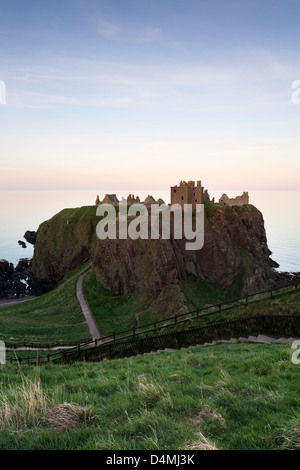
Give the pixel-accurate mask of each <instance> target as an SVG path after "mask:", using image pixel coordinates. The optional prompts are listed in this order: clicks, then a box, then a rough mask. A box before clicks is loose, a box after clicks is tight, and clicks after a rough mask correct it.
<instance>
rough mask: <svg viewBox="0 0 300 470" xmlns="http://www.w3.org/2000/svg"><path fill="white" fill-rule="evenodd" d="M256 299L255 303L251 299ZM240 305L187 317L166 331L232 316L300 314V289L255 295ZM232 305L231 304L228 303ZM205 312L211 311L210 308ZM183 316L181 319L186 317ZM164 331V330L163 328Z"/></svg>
mask: <svg viewBox="0 0 300 470" xmlns="http://www.w3.org/2000/svg"><path fill="white" fill-rule="evenodd" d="M252 300H254V302H253V303H251V301H252ZM239 303H240V306H239V305H238V303H237V307H235V308H232V309H230V308H229V309H228V310H226V311H223V312H221V313H218V312H217V313H214V314H213V315H211V316H210V315H208V316H205V317H202V318H201V316H199V318H196V317H194V318H191V317H189V318H187V320H186V321H184V322H182V323H181V324H180V323H179V324H177V325H174V327H169V328H168V329H167V330H166V331H171V330H172V329H176V330H178V329H184V328H192V327H196V326H200V325H205V324H207V323H211V322H214V321H222V320H227V319H231V318H236V317H239V316H242V315H243V316H254V315H300V289H298V290H295V292H290V293H284V289H282V294H281V295H278V296H274V297H270V294H265V295H264V296H262V297H261V298H259V296H257V298H256V296H254V297H253V298H252V299H249V303H248V305H246V304H245V300H243V301H241V302H239ZM228 307H230V304H228ZM203 313H209V309H208V310H207V311H205V312H202V314H203ZM184 318H185V317H182V318H181V319H184ZM162 332H163V330H162Z"/></svg>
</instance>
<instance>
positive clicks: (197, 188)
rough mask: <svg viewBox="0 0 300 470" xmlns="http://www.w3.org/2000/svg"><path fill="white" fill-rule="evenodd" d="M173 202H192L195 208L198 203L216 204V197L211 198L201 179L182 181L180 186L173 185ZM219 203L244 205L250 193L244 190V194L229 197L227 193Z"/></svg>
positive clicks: (181, 203) (182, 204)
mask: <svg viewBox="0 0 300 470" xmlns="http://www.w3.org/2000/svg"><path fill="white" fill-rule="evenodd" d="M171 204H180V206H181V207H183V206H184V204H192V208H193V210H195V209H196V205H197V204H215V198H212V199H210V196H209V194H208V191H207V189H204V187H203V186H202V185H201V181H197V184H196V185H195V181H188V182H186V181H180V184H179V186H177V185H176V186H172V187H171ZM219 204H223V205H226V206H243V205H244V204H249V194H248V193H247V192H243V194H242V196H237V197H235V198H231V199H230V198H229V197H228V196H227V195H226V194H223V196H222V197H221V198H220V199H219Z"/></svg>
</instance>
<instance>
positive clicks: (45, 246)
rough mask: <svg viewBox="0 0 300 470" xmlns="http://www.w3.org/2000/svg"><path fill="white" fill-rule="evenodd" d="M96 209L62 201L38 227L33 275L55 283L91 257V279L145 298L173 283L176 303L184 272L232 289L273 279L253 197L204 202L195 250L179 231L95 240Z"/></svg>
mask: <svg viewBox="0 0 300 470" xmlns="http://www.w3.org/2000/svg"><path fill="white" fill-rule="evenodd" d="M95 214H96V211H95V207H92V206H89V207H82V208H79V209H65V210H63V211H62V212H60V213H59V214H57V215H56V216H54V217H53V218H52V219H50V220H48V221H46V222H44V223H43V224H42V225H41V226H40V227H39V230H38V232H37V240H36V245H35V252H34V258H33V262H32V273H33V276H34V277H35V278H36V280H37V281H38V282H39V283H41V284H43V283H44V284H45V285H47V286H48V287H49V286H53V287H54V286H55V285H57V284H58V282H59V281H60V280H61V279H62V278H63V276H64V274H65V273H66V272H67V271H68V270H70V269H73V268H75V267H77V266H79V265H81V264H82V263H84V262H85V261H87V260H90V262H91V264H92V265H93V266H94V268H95V273H96V278H97V281H98V282H99V283H101V284H102V285H103V286H104V287H106V288H109V289H112V290H114V291H115V292H116V293H117V294H119V295H123V296H125V297H129V296H130V295H131V294H132V293H133V292H135V291H140V292H143V294H145V296H146V297H148V298H149V299H151V298H152V297H153V296H156V298H157V295H158V296H161V295H162V297H161V298H163V297H164V289H166V288H167V287H170V286H173V287H174V289H173V291H174V295H175V297H176V302H177V301H178V306H181V307H184V296H183V295H182V292H181V291H180V288H179V286H180V281H181V280H183V279H186V278H187V276H188V275H189V274H193V275H194V276H195V277H196V278H198V279H201V280H204V281H206V282H210V283H213V284H215V285H217V286H218V287H219V289H220V290H221V291H222V292H223V293H224V295H225V294H228V295H230V296H238V295H243V294H249V293H253V292H255V291H258V290H262V289H264V288H266V287H268V285H270V283H271V282H272V281H271V280H270V278H271V273H272V268H271V265H270V259H269V254H270V251H269V250H268V246H267V239H266V233H265V228H264V221H263V217H262V214H261V213H260V212H259V211H258V210H257V209H256V208H255V207H253V206H251V205H248V206H241V207H230V206H221V205H210V206H207V208H206V210H205V242H204V247H203V248H202V250H199V251H186V250H185V243H186V240H184V239H183V240H175V239H174V238H171V239H170V240H163V239H159V240H141V239H138V240H135V241H134V240H131V239H127V240H109V239H106V240H102V241H101V240H99V239H98V238H97V236H96V225H97V223H98V221H99V218H98V217H96V215H95ZM169 297H170V295H169ZM165 298H166V296H165Z"/></svg>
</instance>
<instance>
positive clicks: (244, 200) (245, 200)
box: [219, 191, 249, 206]
mask: <svg viewBox="0 0 300 470" xmlns="http://www.w3.org/2000/svg"><path fill="white" fill-rule="evenodd" d="M219 204H226V206H243V205H244V204H249V194H248V193H247V192H246V191H244V192H243V194H242V195H241V196H237V197H234V198H229V197H228V196H227V194H223V196H222V197H220V199H219Z"/></svg>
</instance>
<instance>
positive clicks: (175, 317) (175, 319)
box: [174, 315, 177, 323]
mask: <svg viewBox="0 0 300 470" xmlns="http://www.w3.org/2000/svg"><path fill="white" fill-rule="evenodd" d="M174 321H175V323H177V315H175V316H174Z"/></svg>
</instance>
